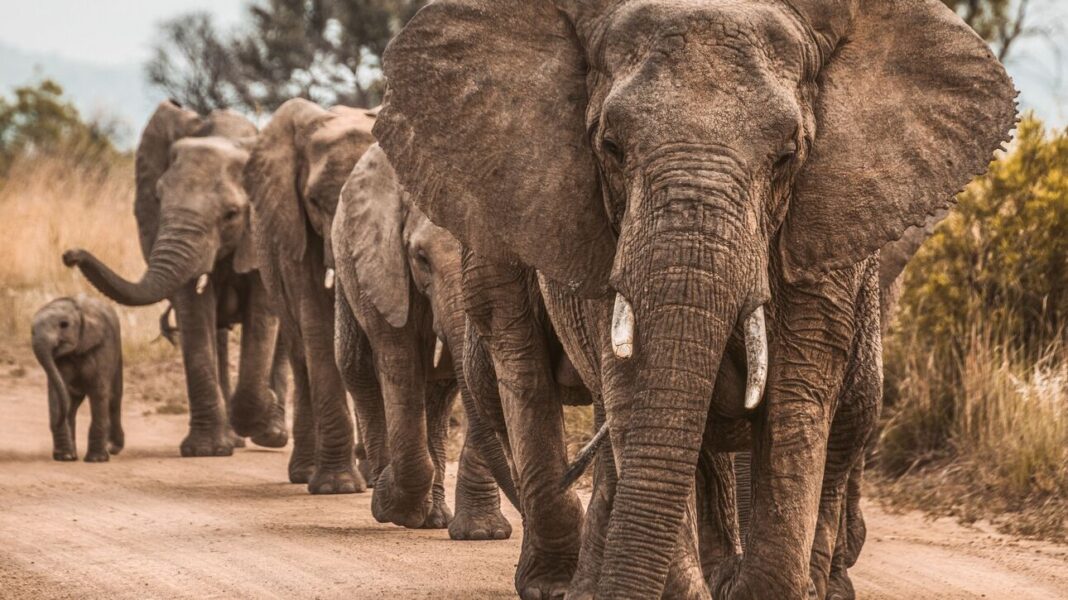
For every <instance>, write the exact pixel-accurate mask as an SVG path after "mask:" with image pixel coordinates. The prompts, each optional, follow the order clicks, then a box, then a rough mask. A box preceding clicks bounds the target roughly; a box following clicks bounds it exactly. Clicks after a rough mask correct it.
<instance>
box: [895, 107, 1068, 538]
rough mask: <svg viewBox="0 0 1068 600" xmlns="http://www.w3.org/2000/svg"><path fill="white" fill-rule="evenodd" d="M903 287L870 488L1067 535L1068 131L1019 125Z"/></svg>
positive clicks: (1016, 528) (1021, 529)
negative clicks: (1006, 148)
mask: <svg viewBox="0 0 1068 600" xmlns="http://www.w3.org/2000/svg"><path fill="white" fill-rule="evenodd" d="M904 277H905V279H904V293H903V296H902V300H901V304H900V308H899V310H898V313H897V315H896V317H895V320H894V323H893V327H892V333H891V335H890V337H889V339H888V340H887V341H886V399H887V409H886V411H885V426H884V428H883V431H882V434H881V437H880V440H879V444H878V448H877V451H876V457H875V458H876V464H877V465H878V472H879V473H881V475H882V477H881V479H880V481H879V482H878V483H877V489H878V490H880V491H881V492H883V493H885V495H886V497H887V498H889V499H890V500H891V501H892V502H893V503H895V504H898V505H902V506H905V507H913V508H921V509H925V510H929V511H932V512H934V513H939V514H952V515H957V516H959V517H961V518H963V519H964V520H975V519H980V518H986V519H990V520H992V521H994V522H995V523H996V524H997V525H999V526H1000V527H1001V528H1003V529H1004V530H1006V531H1009V532H1012V533H1017V534H1024V535H1030V536H1039V537H1046V538H1052V539H1061V540H1064V539H1066V538H1068V530H1066V521H1065V519H1066V517H1068V347H1066V345H1065V343H1066V337H1065V333H1066V329H1065V328H1066V327H1068V131H1059V132H1049V131H1046V130H1045V129H1044V128H1043V126H1042V124H1041V123H1040V122H1038V121H1037V120H1036V119H1034V118H1033V117H1028V118H1025V119H1024V120H1023V122H1022V123H1021V124H1020V127H1019V131H1018V133H1017V137H1016V141H1015V142H1014V144H1013V147H1012V148H1011V150H1010V151H1009V152H1007V153H1006V154H1005V155H1004V156H1002V157H1001V158H999V159H998V160H997V161H995V162H994V164H993V165H992V167H991V170H990V172H989V173H988V174H987V175H986V176H985V177H982V178H980V179H978V180H976V181H974V182H973V183H972V184H971V185H970V186H969V187H968V188H967V190H966V191H965V192H964V193H963V194H961V196H960V198H959V205H958V207H957V208H956V209H955V210H954V211H952V212H951V213H950V216H949V217H948V218H947V219H946V220H945V221H944V222H943V223H942V224H941V225H940V226H939V227H938V229H937V231H936V232H935V234H934V236H933V237H932V238H931V239H930V240H928V242H927V243H926V244H925V245H924V247H923V248H922V249H921V250H920V252H919V253H918V254H917V256H916V258H915V259H914V260H913V261H912V263H910V265H909V267H908V268H907V270H906V272H905V275H904Z"/></svg>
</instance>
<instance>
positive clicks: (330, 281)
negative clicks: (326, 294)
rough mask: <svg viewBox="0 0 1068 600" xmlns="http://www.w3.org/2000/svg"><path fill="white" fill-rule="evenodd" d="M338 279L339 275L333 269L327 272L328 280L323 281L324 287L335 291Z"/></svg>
mask: <svg viewBox="0 0 1068 600" xmlns="http://www.w3.org/2000/svg"><path fill="white" fill-rule="evenodd" d="M336 278H337V273H336V272H335V271H334V270H333V269H327V270H326V279H325V280H324V281H323V287H325V288H326V289H328V290H332V289H334V279H336Z"/></svg>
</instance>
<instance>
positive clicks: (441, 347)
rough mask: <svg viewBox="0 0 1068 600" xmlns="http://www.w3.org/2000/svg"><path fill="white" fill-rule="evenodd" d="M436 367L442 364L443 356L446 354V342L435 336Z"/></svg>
mask: <svg viewBox="0 0 1068 600" xmlns="http://www.w3.org/2000/svg"><path fill="white" fill-rule="evenodd" d="M434 342H435V343H434V368H435V369H436V368H438V365H440V364H441V357H442V356H443V355H444V354H445V344H443V343H442V342H441V338H437V337H436V338H434Z"/></svg>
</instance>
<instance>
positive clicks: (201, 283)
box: [197, 273, 211, 296]
mask: <svg viewBox="0 0 1068 600" xmlns="http://www.w3.org/2000/svg"><path fill="white" fill-rule="evenodd" d="M210 281H211V280H210V279H209V278H208V274H207V273H204V274H203V275H201V276H200V279H197V295H198V296H199V295H200V294H203V293H204V290H206V289H208V283H209V282H210Z"/></svg>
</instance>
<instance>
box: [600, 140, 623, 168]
mask: <svg viewBox="0 0 1068 600" xmlns="http://www.w3.org/2000/svg"><path fill="white" fill-rule="evenodd" d="M601 147H602V148H604V152H605V154H607V155H608V156H610V157H611V158H612V160H614V161H616V162H617V163H619V164H623V149H622V148H620V147H619V144H618V143H616V142H615V141H614V140H612V139H610V138H604V139H603V140H601Z"/></svg>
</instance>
